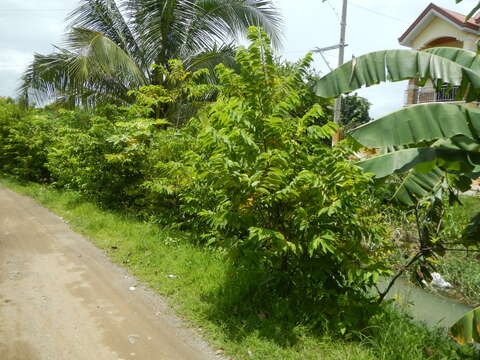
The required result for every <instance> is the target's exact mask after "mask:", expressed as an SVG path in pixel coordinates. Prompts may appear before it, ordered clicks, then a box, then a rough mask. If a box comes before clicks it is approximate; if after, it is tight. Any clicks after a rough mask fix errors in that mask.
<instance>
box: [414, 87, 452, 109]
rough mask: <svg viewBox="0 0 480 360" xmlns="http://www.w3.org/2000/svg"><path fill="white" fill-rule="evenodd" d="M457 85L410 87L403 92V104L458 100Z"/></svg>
mask: <svg viewBox="0 0 480 360" xmlns="http://www.w3.org/2000/svg"><path fill="white" fill-rule="evenodd" d="M457 93H458V86H449V87H447V86H444V87H441V88H440V89H436V88H434V87H428V86H425V87H419V88H412V89H409V90H407V91H406V92H405V106H410V105H415V104H426V103H434V102H443V103H445V102H447V103H448V102H459V100H458V99H457Z"/></svg>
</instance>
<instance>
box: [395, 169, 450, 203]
mask: <svg viewBox="0 0 480 360" xmlns="http://www.w3.org/2000/svg"><path fill="white" fill-rule="evenodd" d="M445 177H446V173H445V171H442V170H441V169H439V168H434V169H432V170H431V171H429V172H428V173H421V172H419V171H416V170H411V171H410V172H409V173H408V174H407V176H406V177H405V178H404V179H403V181H402V184H401V185H400V186H399V187H398V189H397V191H396V192H395V195H394V196H393V197H394V198H395V199H397V200H398V201H400V202H401V203H403V204H405V205H407V206H413V205H415V204H416V203H417V201H418V200H419V199H422V198H424V197H427V196H429V195H431V194H433V193H435V192H436V191H437V190H438V189H439V188H441V187H442V185H443V184H444V182H445Z"/></svg>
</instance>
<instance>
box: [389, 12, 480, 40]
mask: <svg viewBox="0 0 480 360" xmlns="http://www.w3.org/2000/svg"><path fill="white" fill-rule="evenodd" d="M432 10H435V11H436V12H438V13H440V14H441V15H443V16H445V17H446V18H448V19H449V20H451V21H453V22H454V23H455V24H457V25H458V26H461V27H463V28H466V29H471V30H475V31H479V30H480V25H479V24H480V15H477V16H475V17H472V18H470V19H469V20H468V21H467V22H465V18H466V16H465V15H462V14H460V13H458V12H456V11H452V10H448V9H444V8H442V7H440V6H437V5H435V4H434V3H430V5H428V6H427V8H426V9H425V10H423V12H422V13H421V14H420V16H419V17H418V18H417V19H416V20H415V21H414V23H413V24H412V25H410V27H409V28H408V29H407V31H405V33H403V35H402V36H400V38H399V39H398V40H399V41H400V42H402V41H404V40H405V39H406V37H407V36H408V35H409V34H410V33H411V32H412V31H413V30H414V29H415V28H416V27H417V25H418V24H419V23H420V21H422V19H423V18H424V17H425V16H427V15H428V13H429V12H430V11H432Z"/></svg>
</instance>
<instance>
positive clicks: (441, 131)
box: [350, 103, 480, 148]
mask: <svg viewBox="0 0 480 360" xmlns="http://www.w3.org/2000/svg"><path fill="white" fill-rule="evenodd" d="M350 134H351V136H352V137H354V138H355V139H356V140H357V141H358V142H359V143H361V144H362V145H364V146H366V147H369V148H386V147H389V146H402V145H410V144H419V143H421V142H424V141H433V140H436V139H441V138H451V137H453V136H456V135H463V136H465V137H468V138H469V139H472V140H475V141H478V139H479V137H480V110H478V109H476V108H471V107H467V106H463V105H454V104H442V103H435V104H424V105H416V106H412V107H407V108H404V109H402V110H399V111H396V112H393V113H391V114H389V115H386V116H384V117H381V118H379V119H378V120H375V121H372V122H369V123H367V124H365V125H363V126H360V127H358V128H357V129H355V130H353V131H352V132H351V133H350Z"/></svg>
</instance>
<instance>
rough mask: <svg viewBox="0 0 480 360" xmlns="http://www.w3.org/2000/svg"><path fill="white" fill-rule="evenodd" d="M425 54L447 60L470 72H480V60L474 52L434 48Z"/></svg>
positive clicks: (451, 48) (450, 48)
mask: <svg viewBox="0 0 480 360" xmlns="http://www.w3.org/2000/svg"><path fill="white" fill-rule="evenodd" d="M425 52H428V53H430V54H434V55H438V56H441V57H443V58H447V59H449V60H452V61H453V62H456V63H457V64H459V65H462V66H465V67H467V68H469V69H470V70H473V71H475V72H480V58H479V57H478V56H477V53H475V52H474V51H470V50H465V49H460V48H453V47H434V48H431V49H427V50H425Z"/></svg>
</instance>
